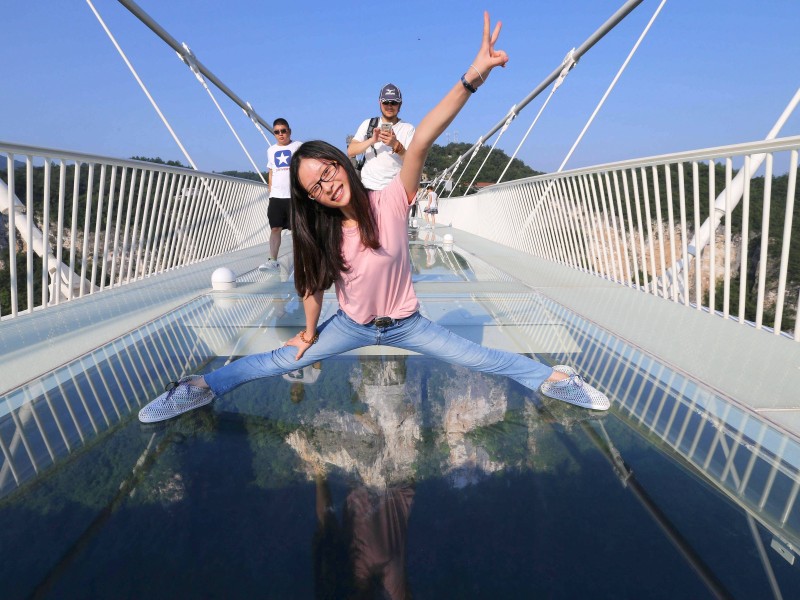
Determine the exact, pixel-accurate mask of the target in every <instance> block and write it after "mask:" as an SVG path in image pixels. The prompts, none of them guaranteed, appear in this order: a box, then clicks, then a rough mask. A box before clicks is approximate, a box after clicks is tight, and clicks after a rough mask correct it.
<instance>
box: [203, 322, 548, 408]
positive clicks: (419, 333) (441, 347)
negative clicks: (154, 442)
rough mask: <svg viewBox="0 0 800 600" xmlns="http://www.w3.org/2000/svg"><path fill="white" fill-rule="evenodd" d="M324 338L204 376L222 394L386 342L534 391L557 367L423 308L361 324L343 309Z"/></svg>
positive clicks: (323, 333) (253, 357)
mask: <svg viewBox="0 0 800 600" xmlns="http://www.w3.org/2000/svg"><path fill="white" fill-rule="evenodd" d="M318 330H319V340H318V341H317V343H316V344H314V345H313V346H311V347H310V348H309V349H308V350H306V353H305V354H304V355H303V356H302V358H301V359H300V360H295V356H297V348H295V347H294V346H282V347H280V348H278V349H277V350H273V351H272V352H264V353H262V354H253V355H251V356H245V357H243V358H240V359H239V360H236V361H234V362H232V363H230V364H229V365H226V366H224V367H222V368H220V369H217V370H216V371H213V372H211V373H208V374H207V375H204V378H205V381H206V383H207V384H208V385H209V386H210V387H211V389H212V390H213V391H214V393H215V394H216V395H218V396H221V395H222V394H225V393H227V392H229V391H231V390H232V389H234V388H237V387H239V386H240V385H242V384H243V383H247V382H248V381H252V380H253V379H259V378H261V377H273V376H275V375H282V374H284V373H288V372H290V371H295V370H296V369H300V368H302V367H305V366H308V365H310V364H312V363H315V362H317V361H319V360H323V359H326V358H328V357H331V356H335V355H337V354H342V353H343V352H347V351H349V350H355V349H356V348H362V347H363V346H372V345H383V346H394V347H396V348H403V349H405V350H413V351H414V352H419V353H421V354H427V355H428V356H431V357H433V358H436V359H439V360H443V361H445V362H449V363H451V364H454V365H459V366H462V367H467V368H468V369H472V370H473V371H482V372H484V373H494V374H496V375H505V376H506V377H511V379H514V380H515V381H518V382H520V383H521V384H522V385H524V386H525V387H527V388H530V389H532V390H537V389H539V386H540V385H541V384H542V382H543V381H544V380H545V379H547V378H548V377H550V375H551V374H552V372H553V369H551V368H550V367H548V366H546V365H543V364H542V363H540V362H538V361H535V360H532V359H530V358H527V357H526V356H522V355H521V354H515V353H513V352H505V351H503V350H495V349H492V348H486V347H484V346H481V345H480V344H476V343H475V342H471V341H469V340H467V339H464V338H462V337H461V336H459V335H456V334H455V333H453V332H452V331H450V330H449V329H445V328H444V327H441V326H439V325H437V324H436V323H434V322H433V321H430V320H429V319H426V318H425V317H423V316H421V315H420V314H419V313H418V312H416V313H414V314H413V315H411V316H410V317H406V318H405V319H401V320H398V321H396V322H395V323H394V324H393V325H389V326H388V327H376V326H375V325H362V324H361V323H356V322H355V321H353V319H351V318H350V317H348V316H347V315H346V314H345V313H344V311H342V310H341V309H339V311H338V312H337V313H336V314H335V315H333V316H332V317H331V318H330V319H328V320H327V321H325V322H324V323H323V324H322V325H320V326H319V328H318Z"/></svg>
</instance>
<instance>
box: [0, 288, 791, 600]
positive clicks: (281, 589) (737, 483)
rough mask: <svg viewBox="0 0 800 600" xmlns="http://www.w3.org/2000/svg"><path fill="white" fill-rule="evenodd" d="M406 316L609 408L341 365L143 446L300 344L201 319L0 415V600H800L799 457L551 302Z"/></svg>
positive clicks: (458, 307) (88, 361)
mask: <svg viewBox="0 0 800 600" xmlns="http://www.w3.org/2000/svg"><path fill="white" fill-rule="evenodd" d="M422 303H423V309H424V311H427V313H428V314H429V315H430V316H432V317H433V318H436V319H437V320H438V319H441V320H442V321H443V322H444V321H446V320H447V319H448V318H449V319H450V321H449V322H448V326H453V327H454V328H457V327H461V328H462V329H464V330H465V331H473V333H476V335H479V336H483V337H482V339H484V340H485V339H486V333H485V331H486V330H487V329H496V330H503V331H502V335H499V336H498V337H497V338H496V339H506V338H507V343H508V344H509V345H512V346H513V345H514V344H517V345H520V346H522V345H525V344H528V345H529V346H530V347H536V348H546V351H537V352H532V353H531V354H533V355H535V357H536V358H538V359H539V360H542V361H544V362H547V363H549V364H558V363H569V364H572V365H574V366H575V367H576V368H577V369H579V370H580V371H581V372H582V373H584V374H585V375H586V377H587V378H588V379H589V380H590V381H592V382H593V383H595V384H596V385H597V386H598V387H599V388H601V389H603V390H604V391H605V392H606V393H607V394H608V395H609V397H610V398H611V400H612V409H611V410H610V411H609V412H608V413H592V412H588V411H585V410H582V409H579V408H576V407H572V406H569V405H566V404H562V403H559V402H557V401H552V400H548V399H544V398H542V397H540V396H539V395H538V394H536V393H534V392H531V391H529V390H527V389H526V388H524V387H522V386H520V385H518V384H516V383H514V382H512V381H510V380H507V379H504V378H499V377H494V376H489V375H481V374H476V373H471V372H469V371H466V370H463V369H460V368H454V367H452V366H450V365H447V364H443V363H441V362H438V361H436V360H432V359H430V358H426V357H422V356H418V355H389V356H370V355H348V356H343V357H338V358H335V359H330V360H327V361H324V362H323V363H319V364H317V365H314V366H311V367H307V368H305V369H303V370H301V371H297V372H294V373H290V374H287V375H285V376H283V377H277V378H272V379H266V380H260V381H255V382H251V383H249V384H247V385H244V386H242V387H240V388H238V389H237V390H235V391H234V392H231V393H230V394H228V395H226V396H225V397H223V398H220V399H218V400H216V401H215V402H214V403H213V404H212V405H209V406H208V407H205V408H203V409H200V410H198V411H195V412H194V413H190V414H187V415H184V416H182V417H180V418H178V419H175V420H173V421H168V422H166V423H164V424H161V425H157V426H144V425H141V424H140V423H139V422H138V420H137V418H136V413H137V411H138V409H139V407H140V406H142V405H143V404H144V403H145V402H147V401H148V400H149V399H150V398H152V397H153V396H155V395H157V394H158V393H159V392H160V391H161V390H162V389H163V387H164V385H165V384H166V383H167V382H168V381H170V380H172V379H174V378H175V376H176V375H178V374H181V373H186V372H205V371H208V370H210V369H214V368H217V367H219V366H221V365H222V364H224V363H225V362H226V361H228V360H232V359H235V358H236V357H237V356H239V355H243V354H246V353H247V352H249V351H251V350H252V349H253V348H257V347H259V346H266V345H268V344H267V343H261V342H257V341H256V340H258V339H261V338H267V339H268V340H269V343H273V344H276V343H278V342H279V341H280V337H281V335H283V334H282V333H281V332H282V331H284V330H285V331H290V332H291V333H293V332H294V331H296V325H297V323H296V322H295V321H296V320H297V319H298V318H299V312H298V311H299V307H298V306H296V302H294V301H293V300H291V298H289V297H288V296H281V295H277V296H266V295H252V296H248V295H243V294H238V295H237V294H230V295H227V296H224V295H223V296H219V295H218V296H215V297H204V298H200V299H198V300H197V301H194V302H191V303H189V304H187V305H186V306H184V307H183V308H182V309H181V310H178V311H175V312H173V313H171V314H169V315H166V316H164V317H162V318H160V319H158V320H156V321H154V322H152V323H149V324H147V325H145V326H143V327H141V328H139V329H137V330H136V331H133V332H131V333H130V334H128V335H126V336H124V337H122V338H120V339H118V340H116V341H115V342H113V343H111V344H108V345H107V346H103V347H101V348H98V349H97V350H96V351H95V352H93V353H91V354H89V355H86V356H84V357H82V358H80V359H79V360H76V361H72V362H70V363H68V364H66V365H64V366H63V367H62V368H60V369H58V370H56V371H54V372H52V373H50V374H48V375H47V376H45V377H42V378H40V379H38V380H37V381H35V382H31V383H30V384H28V385H26V386H23V387H21V388H19V389H17V390H14V391H12V392H11V393H9V394H7V395H5V396H4V397H2V398H0V415H1V416H0V449H2V462H0V519H2V521H0V522H2V523H3V527H2V529H0V581H2V582H3V594H2V596H3V598H4V599H7V598H27V597H42V598H87V597H90V598H132V597H147V598H175V597H205V598H214V597H220V598H223V597H224V598H252V597H262V598H314V597H326V598H340V597H341V598H348V597H354V596H358V595H359V594H362V595H361V596H359V597H369V598H372V597H376V598H377V597H380V598H383V597H392V598H401V597H406V596H410V595H412V594H413V595H414V596H416V597H419V598H479V597H486V596H488V595H493V596H495V597H500V598H529V597H552V598H574V597H592V598H600V597H604V598H605V597H614V598H640V597H647V598H676V597H679V598H702V597H713V596H729V597H736V598H764V597H777V596H778V594H781V595H782V596H783V597H784V598H791V597H800V574H799V573H798V565H797V564H795V563H794V561H795V559H796V557H797V555H796V551H797V548H798V547H800V511H798V507H797V502H796V500H797V493H798V490H800V477H799V476H798V469H797V467H798V464H800V447H799V446H798V444H797V442H796V441H795V440H794V439H792V438H790V437H787V436H786V435H784V434H783V433H782V432H780V431H778V430H776V429H775V428H773V427H772V426H770V425H769V424H768V423H767V422H765V421H762V420H760V419H759V418H758V416H757V415H755V414H754V413H751V412H749V411H746V410H744V409H742V408H741V407H738V406H736V405H734V404H731V403H730V402H728V401H726V400H725V399H724V398H720V397H719V396H717V395H715V394H714V393H713V392H712V391H710V390H708V389H706V388H704V387H703V386H702V385H701V384H698V383H697V382H694V381H691V380H688V379H687V378H685V377H684V376H683V375H681V374H679V373H675V372H673V371H671V370H670V369H668V368H667V367H665V366H664V365H662V364H660V363H658V362H657V361H655V360H653V359H652V358H651V357H649V356H647V355H645V354H643V353H642V352H640V351H639V350H637V349H635V348H633V347H630V346H628V345H626V344H625V343H623V342H621V341H620V340H617V339H615V338H614V337H613V336H611V335H610V334H609V333H607V332H605V331H603V330H600V329H598V328H597V327H595V326H594V325H592V324H591V323H588V322H586V321H584V320H582V319H580V318H578V317H576V316H575V315H572V314H570V313H568V312H567V311H565V310H564V309H562V308H560V307H559V306H557V305H554V304H553V303H551V302H549V301H548V300H546V299H544V298H540V297H537V296H532V295H530V294H528V295H527V297H526V298H524V297H523V296H522V295H519V294H494V295H493V294H488V295H484V296H480V295H475V294H472V295H470V294H462V295H454V296H452V297H447V298H444V297H439V298H436V297H430V298H423V299H422ZM448 315H449V316H448ZM487 317H491V319H490V321H491V322H489V323H486V322H485V321H486V319H487ZM473 320H475V321H478V322H479V323H477V324H475V323H473V324H472V329H470V327H471V326H470V322H471V321H473ZM503 336H505V338H504V337H503ZM508 340H510V341H508ZM520 340H527V342H523V341H520ZM272 347H274V345H273V346H272ZM385 350H386V349H384V351H385ZM380 590H384V591H383V592H380ZM381 593H383V594H384V595H381Z"/></svg>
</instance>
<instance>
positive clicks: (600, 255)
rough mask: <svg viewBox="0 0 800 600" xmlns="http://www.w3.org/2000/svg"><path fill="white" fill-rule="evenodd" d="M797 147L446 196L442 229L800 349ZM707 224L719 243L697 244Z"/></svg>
mask: <svg viewBox="0 0 800 600" xmlns="http://www.w3.org/2000/svg"><path fill="white" fill-rule="evenodd" d="M798 149H800V136H795V137H788V138H782V139H775V140H770V141H760V142H752V143H746V144H738V145H733V146H724V147H718V148H710V149H705V150H697V151H691V152H682V153H677V154H670V155H664V156H657V157H651V158H644V159H637V160H630V161H623V162H617V163H611V164H606V165H600V166H596V167H590V168H585V169H575V170H572V171H565V172H563V173H559V174H555V175H541V176H537V177H531V178H528V179H523V180H518V181H514V182H508V183H503V184H498V185H495V186H491V187H489V188H485V189H484V190H481V191H480V192H479V193H477V194H474V195H471V196H466V197H459V198H446V199H442V200H441V201H440V207H439V221H440V222H442V223H447V222H450V223H452V226H453V227H455V228H457V229H462V230H465V231H467V232H470V233H473V234H475V235H478V236H481V237H484V238H486V239H490V240H493V241H496V242H498V243H500V244H504V245H506V246H509V247H512V248H516V249H518V250H522V251H524V252H527V253H529V254H532V255H534V256H537V257H540V258H544V259H548V260H551V261H554V262H557V263H560V264H564V265H567V266H570V267H573V268H575V269H579V270H582V271H585V272H588V273H592V274H594V275H597V276H599V277H602V278H604V279H608V280H612V281H616V282H618V283H620V284H622V285H625V286H629V287H632V288H635V289H639V290H642V291H645V292H648V293H650V294H653V295H656V296H660V297H663V298H666V299H669V300H672V301H673V302H678V303H682V304H685V305H686V306H692V307H694V308H695V309H697V310H706V311H708V312H710V313H712V314H718V315H720V316H722V317H723V318H725V319H734V320H736V321H738V322H739V323H750V324H752V325H754V326H755V327H756V328H758V329H765V330H769V331H772V332H773V333H775V334H776V335H778V334H781V333H783V334H784V335H789V336H791V337H793V338H794V340H795V341H799V340H800V327H798V325H797V320H796V315H797V312H798V295H799V294H798V292H800V235H799V234H795V235H794V238H793V236H792V229H793V227H794V228H795V229H797V228H798V227H800V215H798V214H797V213H798V210H800V209H798V206H800V203H799V202H796V198H797V185H796V184H797V166H798ZM738 172H740V173H741V174H740V175H739V177H737V173H738ZM776 173H779V174H778V175H776ZM709 217H711V218H709ZM714 217H718V218H719V217H721V220H719V221H717V219H715V218H714ZM709 223H710V225H709ZM716 223H719V225H717V224H716ZM704 226H705V228H706V229H708V228H709V227H711V228H712V229H713V230H714V235H713V236H708V237H709V238H712V239H713V243H709V244H708V246H707V247H703V246H702V245H701V244H697V245H696V246H695V242H694V239H695V236H697V233H702V231H703V228H704ZM700 237H701V238H702V237H703V236H700Z"/></svg>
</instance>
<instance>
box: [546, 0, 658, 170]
mask: <svg viewBox="0 0 800 600" xmlns="http://www.w3.org/2000/svg"><path fill="white" fill-rule="evenodd" d="M666 3H667V0H661V4H659V5H658V8H656V11H655V12H654V13H653V16H652V17H650V21H649V22H648V23H647V26H646V27H645V28H644V31H642V33H641V35H640V36H639V39H638V40H636V43H635V44H634V45H633V48H631V51H630V52H629V53H628V57H627V58H626V59H625V61H624V62H623V63H622V66H621V67H620V68H619V71H617V74H616V75H615V76H614V79H613V80H612V81H611V84H610V85H609V86H608V89H607V90H606V93H605V94H603V97H602V98H601V99H600V102H598V103H597V106H596V107H595V109H594V112H593V113H592V115H591V116H590V117H589V120H588V121H587V122H586V125H584V126H583V130H582V131H581V132H580V134H579V135H578V139H576V140H575V143H574V144H572V148H570V149H569V152H567V155H566V156H565V157H564V160H563V161H562V162H561V166H560V167H558V171H556V172H557V173H561V171H563V170H564V166H565V165H566V164H567V161H568V160H569V159H570V158H571V157H572V153H573V152H575V148H577V147H578V144H579V143H580V142H581V140H582V139H583V136H584V134H585V133H586V131H587V130H588V129H589V127H590V126H591V124H592V122H593V121H594V118H595V117H596V116H597V113H598V112H600V109H601V108H602V107H603V104H605V101H606V99H607V98H608V95H609V94H610V93H611V90H613V89H614V86H616V85H617V81H618V80H619V78H620V76H621V75H622V73H623V72H624V71H625V69H626V68H627V67H628V63H629V62H631V59H632V58H633V55H634V54H636V51H637V50H638V49H639V45H640V44H641V43H642V40H644V37H645V36H646V35H647V32H649V31H650V27H651V26H652V25H653V23H654V22H655V20H656V17H658V14H659V13H660V12H661V9H662V8H664V4H666Z"/></svg>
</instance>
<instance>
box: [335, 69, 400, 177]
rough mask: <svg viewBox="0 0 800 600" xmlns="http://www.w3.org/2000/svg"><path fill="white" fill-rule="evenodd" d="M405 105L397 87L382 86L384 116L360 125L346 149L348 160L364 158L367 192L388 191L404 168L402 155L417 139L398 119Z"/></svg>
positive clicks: (379, 97)
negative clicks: (350, 157) (371, 127)
mask: <svg viewBox="0 0 800 600" xmlns="http://www.w3.org/2000/svg"><path fill="white" fill-rule="evenodd" d="M402 104H403V96H402V94H401V93H400V90H399V89H398V88H397V86H396V85H394V84H392V83H387V84H386V85H385V86H383V87H382V88H381V91H380V94H379V95H378V106H379V107H380V109H381V116H380V117H375V118H373V119H367V120H365V121H364V122H363V123H361V125H360V126H359V128H358V130H357V131H356V134H355V135H354V136H353V139H352V141H351V142H350V144H349V145H348V146H347V155H348V156H357V155H359V154H364V156H365V159H366V160H365V162H364V167H363V168H362V169H361V181H362V182H363V184H364V186H365V187H366V188H367V189H368V190H382V189H383V188H385V187H386V186H387V185H389V183H390V182H391V181H392V179H394V178H395V176H396V175H397V174H398V173H399V172H400V167H401V166H402V165H403V155H405V153H406V148H408V145H409V144H410V143H411V138H412V137H414V126H413V125H411V124H410V123H404V122H402V121H400V119H399V117H398V116H397V115H398V114H399V113H400V107H401V105H402ZM370 121H372V122H373V124H374V129H373V131H372V135H368V133H369V128H370Z"/></svg>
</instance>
